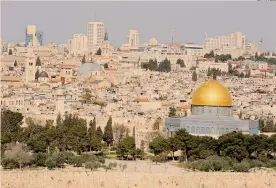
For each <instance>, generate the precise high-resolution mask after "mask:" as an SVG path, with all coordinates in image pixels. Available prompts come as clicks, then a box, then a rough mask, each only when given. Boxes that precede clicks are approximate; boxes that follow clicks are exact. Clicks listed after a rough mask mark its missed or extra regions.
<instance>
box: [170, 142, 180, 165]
mask: <svg viewBox="0 0 276 188" xmlns="http://www.w3.org/2000/svg"><path fill="white" fill-rule="evenodd" d="M178 145H179V143H178V140H177V139H176V138H175V137H169V148H170V150H171V152H172V158H173V160H174V152H176V151H177V150H178Z"/></svg>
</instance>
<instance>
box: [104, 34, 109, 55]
mask: <svg viewBox="0 0 276 188" xmlns="http://www.w3.org/2000/svg"><path fill="white" fill-rule="evenodd" d="M102 55H103V56H105V57H108V58H109V56H110V44H109V40H108V35H107V32H105V34H104V41H103V47H102Z"/></svg>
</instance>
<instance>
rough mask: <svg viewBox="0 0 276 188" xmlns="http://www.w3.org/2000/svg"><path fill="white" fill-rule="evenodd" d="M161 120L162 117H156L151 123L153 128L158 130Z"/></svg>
mask: <svg viewBox="0 0 276 188" xmlns="http://www.w3.org/2000/svg"><path fill="white" fill-rule="evenodd" d="M161 122H162V118H160V117H158V118H157V119H156V120H155V122H154V123H153V130H155V131H159V130H160V124H161Z"/></svg>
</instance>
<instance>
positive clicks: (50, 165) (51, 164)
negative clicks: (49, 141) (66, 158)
mask: <svg viewBox="0 0 276 188" xmlns="http://www.w3.org/2000/svg"><path fill="white" fill-rule="evenodd" d="M45 164H46V166H47V168H48V169H50V170H52V169H54V168H55V167H57V162H56V161H55V160H54V159H52V158H51V157H50V158H48V159H47V160H46V162H45Z"/></svg>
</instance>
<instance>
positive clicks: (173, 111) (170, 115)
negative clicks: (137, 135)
mask: <svg viewBox="0 0 276 188" xmlns="http://www.w3.org/2000/svg"><path fill="white" fill-rule="evenodd" d="M175 116H176V109H175V108H174V107H173V108H170V112H169V117H175Z"/></svg>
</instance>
